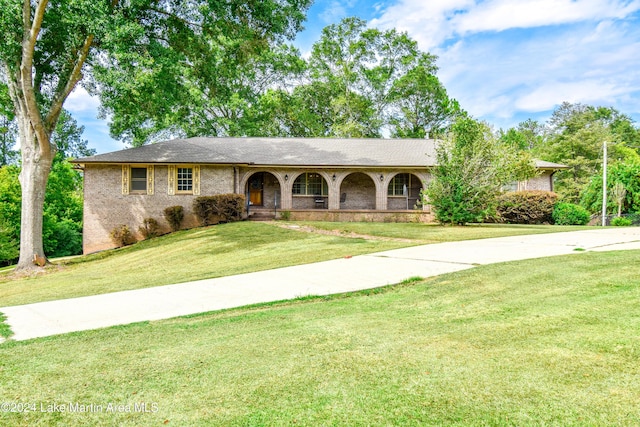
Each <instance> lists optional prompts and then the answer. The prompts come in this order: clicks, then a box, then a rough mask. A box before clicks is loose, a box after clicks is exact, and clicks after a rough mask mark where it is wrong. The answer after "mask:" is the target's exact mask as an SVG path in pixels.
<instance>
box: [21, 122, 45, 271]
mask: <svg viewBox="0 0 640 427" xmlns="http://www.w3.org/2000/svg"><path fill="white" fill-rule="evenodd" d="M18 120H19V121H20V122H21V123H20V146H21V147H22V170H21V172H20V185H21V187H22V216H21V226H20V259H19V261H18V266H17V269H18V270H33V269H37V268H39V267H41V266H42V265H44V264H45V263H46V256H45V253H44V247H43V241H42V223H43V213H44V195H45V190H46V188H47V180H48V179H49V172H50V170H51V163H52V161H53V155H52V153H51V152H48V153H42V151H41V150H40V149H39V147H38V142H37V141H36V137H35V134H34V133H33V132H32V131H31V130H30V129H31V126H30V123H29V120H28V119H27V118H24V117H19V118H18Z"/></svg>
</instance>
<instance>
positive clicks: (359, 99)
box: [260, 18, 461, 138]
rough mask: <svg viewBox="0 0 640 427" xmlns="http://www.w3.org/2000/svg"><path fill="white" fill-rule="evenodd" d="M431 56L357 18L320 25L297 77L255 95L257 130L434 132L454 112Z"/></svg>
mask: <svg viewBox="0 0 640 427" xmlns="http://www.w3.org/2000/svg"><path fill="white" fill-rule="evenodd" d="M435 61H436V57H435V56H433V55H431V54H429V53H425V52H422V51H420V50H419V49H418V45H417V43H416V42H415V41H414V40H412V39H411V38H409V37H408V36H407V34H405V33H400V32H398V31H395V30H387V31H381V30H378V29H376V28H369V27H368V26H367V22H366V21H364V20H362V19H359V18H345V19H343V20H342V21H341V22H340V23H338V24H333V25H329V26H327V27H325V28H324V29H323V31H322V35H321V37H320V40H318V41H317V42H316V43H315V44H314V45H313V48H312V51H311V55H310V57H309V59H308V61H307V67H306V72H305V74H304V78H303V79H302V80H301V81H300V83H297V84H295V85H294V87H293V89H291V90H281V91H276V92H274V91H271V92H269V93H268V94H266V97H264V98H262V99H261V109H260V111H261V112H262V114H263V115H264V116H263V117H264V118H267V117H269V121H266V120H265V122H264V123H265V124H266V125H267V126H266V129H267V130H266V132H264V133H265V134H272V133H276V134H281V135H287V136H317V137H327V136H332V137H342V138H352V137H369V138H377V137H380V136H382V135H383V134H391V136H393V137H412V138H424V137H426V136H427V135H432V136H437V135H438V134H439V133H441V132H442V130H443V129H445V128H446V127H447V126H448V125H449V124H450V122H451V121H452V120H454V119H455V118H456V117H457V116H458V115H459V114H461V110H460V107H459V105H458V103H457V102H456V101H455V100H452V99H450V98H449V97H448V95H447V92H446V90H445V89H444V86H443V85H442V84H441V83H440V81H439V80H438V78H437V76H436V72H437V67H436V65H435Z"/></svg>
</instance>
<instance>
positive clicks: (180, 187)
mask: <svg viewBox="0 0 640 427" xmlns="http://www.w3.org/2000/svg"><path fill="white" fill-rule="evenodd" d="M167 169H168V171H169V176H168V179H167V183H168V187H167V194H169V195H176V194H193V195H195V196H199V195H200V166H199V165H193V166H191V165H181V166H178V165H169V166H168V167H167Z"/></svg>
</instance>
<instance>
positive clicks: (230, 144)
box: [74, 138, 562, 169]
mask: <svg viewBox="0 0 640 427" xmlns="http://www.w3.org/2000/svg"><path fill="white" fill-rule="evenodd" d="M435 146H436V141H435V140H433V139H336V138H188V139H173V140H170V141H164V142H158V143H155V144H150V145H144V146H142V147H137V148H129V149H126V150H120V151H114V152H111V153H105V154H98V155H95V156H90V157H84V158H81V159H77V160H75V162H74V163H79V164H87V163H172V164H180V163H183V164H191V163H195V164H224V165H229V164H240V165H242V164H251V165H253V164H255V165H259V166H324V167H329V166H335V167H357V166H360V167H371V166H374V167H425V166H434V165H435V160H436V155H435ZM538 163H541V164H538V167H542V168H550V169H553V168H554V166H557V167H558V168H561V167H562V166H561V165H555V164H553V163H549V162H538ZM542 163H544V165H542Z"/></svg>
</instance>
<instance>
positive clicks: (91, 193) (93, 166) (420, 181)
mask: <svg viewBox="0 0 640 427" xmlns="http://www.w3.org/2000/svg"><path fill="white" fill-rule="evenodd" d="M435 144H436V141H435V140H427V139H420V140H418V139H393V140H389V139H324V138H323V139H320V138H318V139H310V138H189V139H175V140H171V141H165V142H160V143H156V144H151V145H145V146H142V147H138V148H130V149H126V150H120V151H115V152H112V153H106V154H99V155H95V156H91V157H85V158H81V159H77V160H76V161H75V163H77V164H78V165H79V166H80V167H81V168H82V169H84V230H83V235H84V252H85V253H90V252H95V251H98V250H103V249H108V248H112V247H114V244H113V242H112V241H111V238H110V232H111V231H112V230H113V229H114V228H116V227H117V226H119V225H122V224H125V225H128V226H129V228H130V229H131V230H132V231H136V232H137V230H138V228H139V226H140V225H141V224H142V222H143V220H144V219H145V218H154V219H156V220H157V221H158V222H159V223H160V224H161V226H162V227H163V228H165V229H166V230H168V224H167V223H166V222H165V220H164V216H163V211H164V209H165V208H167V207H169V206H176V205H180V206H183V207H184V211H185V220H184V222H183V226H184V227H185V228H189V227H193V226H195V225H197V219H196V217H195V215H194V214H193V211H192V203H193V200H194V199H195V198H196V197H198V196H200V195H203V196H204V195H214V194H224V193H239V194H245V195H246V196H247V200H248V201H250V204H249V215H250V216H253V215H260V214H262V215H264V214H266V213H269V214H270V215H271V218H273V217H274V216H275V215H276V214H281V213H282V212H283V211H286V212H287V215H289V216H290V218H291V219H317V220H330V221H331V220H333V221H338V220H340V221H403V220H404V221H408V220H410V221H423V222H428V221H431V220H432V219H433V216H432V214H431V212H430V209H429V207H428V206H421V207H419V209H416V207H418V206H419V205H420V204H419V203H418V200H419V198H420V190H421V189H422V188H423V186H424V185H426V184H427V183H428V182H429V180H430V173H429V167H432V166H434V164H435V158H436V156H435ZM537 167H538V168H539V169H540V171H541V173H540V175H539V176H537V177H536V178H533V179H531V180H529V181H528V182H521V183H514V186H513V189H532V190H533V189H538V190H552V189H553V174H554V172H555V171H556V170H557V169H560V168H562V166H561V165H556V164H553V163H548V162H542V161H538V162H537Z"/></svg>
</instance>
